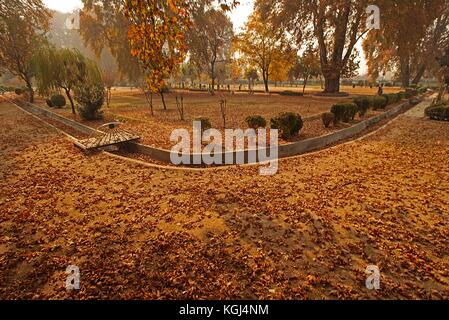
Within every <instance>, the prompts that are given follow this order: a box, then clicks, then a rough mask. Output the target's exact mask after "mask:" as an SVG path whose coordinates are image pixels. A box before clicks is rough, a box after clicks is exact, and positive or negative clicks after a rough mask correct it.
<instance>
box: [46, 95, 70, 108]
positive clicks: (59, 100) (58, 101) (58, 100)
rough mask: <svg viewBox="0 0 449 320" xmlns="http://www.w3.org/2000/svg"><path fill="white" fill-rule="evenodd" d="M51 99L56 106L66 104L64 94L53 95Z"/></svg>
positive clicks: (60, 106) (59, 106)
mask: <svg viewBox="0 0 449 320" xmlns="http://www.w3.org/2000/svg"><path fill="white" fill-rule="evenodd" d="M50 101H51V104H52V105H53V107H54V108H62V107H65V105H66V100H65V97H64V96H63V95H62V94H55V95H52V96H51V98H50Z"/></svg>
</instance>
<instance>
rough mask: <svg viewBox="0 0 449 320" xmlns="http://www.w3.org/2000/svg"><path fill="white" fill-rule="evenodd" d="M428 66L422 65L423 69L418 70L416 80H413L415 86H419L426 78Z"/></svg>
mask: <svg viewBox="0 0 449 320" xmlns="http://www.w3.org/2000/svg"><path fill="white" fill-rule="evenodd" d="M426 68H427V65H426V64H425V63H423V64H422V65H421V67H420V68H419V70H418V73H417V74H416V76H415V78H414V79H413V81H412V83H413V84H418V83H419V82H420V81H421V79H422V77H423V76H424V72H425V71H426Z"/></svg>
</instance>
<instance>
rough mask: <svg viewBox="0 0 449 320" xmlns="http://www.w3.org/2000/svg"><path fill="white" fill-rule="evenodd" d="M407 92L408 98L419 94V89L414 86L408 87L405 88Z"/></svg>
mask: <svg viewBox="0 0 449 320" xmlns="http://www.w3.org/2000/svg"><path fill="white" fill-rule="evenodd" d="M405 93H406V95H407V99H409V98H412V97H414V96H417V95H418V94H419V92H418V90H417V89H414V88H408V89H406V90H405Z"/></svg>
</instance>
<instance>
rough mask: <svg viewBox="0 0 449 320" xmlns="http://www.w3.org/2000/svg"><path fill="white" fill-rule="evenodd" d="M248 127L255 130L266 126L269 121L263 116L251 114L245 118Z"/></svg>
mask: <svg viewBox="0 0 449 320" xmlns="http://www.w3.org/2000/svg"><path fill="white" fill-rule="evenodd" d="M245 121H246V123H247V124H248V127H249V128H251V129H254V130H257V129H259V128H265V127H266V126H267V121H266V120H265V119H264V117H262V116H259V115H257V116H249V117H247V118H246V119H245Z"/></svg>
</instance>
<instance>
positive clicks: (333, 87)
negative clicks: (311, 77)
mask: <svg viewBox="0 0 449 320" xmlns="http://www.w3.org/2000/svg"><path fill="white" fill-rule="evenodd" d="M323 76H324V93H339V92H340V73H339V72H331V73H327V74H324V75H323Z"/></svg>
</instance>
